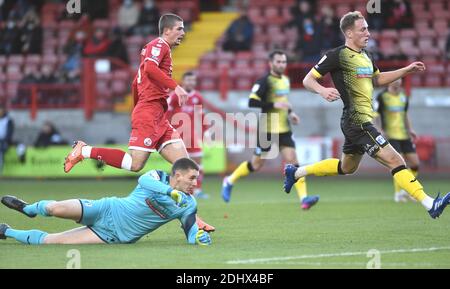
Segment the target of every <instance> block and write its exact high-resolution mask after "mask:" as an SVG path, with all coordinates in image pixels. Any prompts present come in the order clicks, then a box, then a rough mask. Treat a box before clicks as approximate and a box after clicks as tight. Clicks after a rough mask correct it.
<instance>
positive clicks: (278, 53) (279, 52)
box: [269, 49, 287, 61]
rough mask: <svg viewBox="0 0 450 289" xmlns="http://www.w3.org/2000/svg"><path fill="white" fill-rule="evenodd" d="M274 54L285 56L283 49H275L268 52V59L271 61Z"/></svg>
mask: <svg viewBox="0 0 450 289" xmlns="http://www.w3.org/2000/svg"><path fill="white" fill-rule="evenodd" d="M275 55H286V57H287V54H286V52H284V51H283V50H279V49H277V50H273V51H271V52H270V53H269V60H270V61H273V59H274V58H275Z"/></svg>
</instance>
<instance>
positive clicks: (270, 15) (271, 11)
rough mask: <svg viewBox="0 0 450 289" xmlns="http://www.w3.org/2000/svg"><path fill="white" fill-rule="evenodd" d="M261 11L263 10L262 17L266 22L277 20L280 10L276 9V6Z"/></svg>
mask: <svg viewBox="0 0 450 289" xmlns="http://www.w3.org/2000/svg"><path fill="white" fill-rule="evenodd" d="M263 10H264V17H265V18H266V20H268V21H270V20H271V19H274V18H278V17H279V16H280V9H279V8H278V6H268V7H265V8H264V9H263Z"/></svg>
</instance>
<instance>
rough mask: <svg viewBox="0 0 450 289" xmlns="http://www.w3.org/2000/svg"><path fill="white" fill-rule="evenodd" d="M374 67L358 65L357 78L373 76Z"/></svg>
mask: <svg viewBox="0 0 450 289" xmlns="http://www.w3.org/2000/svg"><path fill="white" fill-rule="evenodd" d="M372 75H373V68H372V67H357V68H356V77H357V78H372Z"/></svg>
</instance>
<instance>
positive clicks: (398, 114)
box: [376, 79, 419, 202]
mask: <svg viewBox="0 0 450 289" xmlns="http://www.w3.org/2000/svg"><path fill="white" fill-rule="evenodd" d="M376 106H377V111H378V114H379V117H378V118H377V119H376V122H377V125H379V127H381V128H382V133H383V135H385V136H386V137H387V139H388V141H389V143H390V144H391V145H392V147H394V149H395V150H396V151H397V152H399V153H400V154H401V155H402V157H403V158H404V160H405V162H406V165H407V167H408V169H409V170H410V171H411V173H412V174H413V175H414V176H415V177H416V176H417V174H418V172H419V158H418V157H417V153H416V147H415V145H414V142H413V141H414V139H415V138H416V133H415V132H414V130H413V128H412V126H411V121H410V119H409V116H408V107H409V96H407V95H406V94H405V93H404V92H403V89H402V80H401V79H398V80H396V81H394V82H392V83H390V84H389V85H388V87H387V89H385V90H383V91H382V92H380V93H379V94H378V96H377V98H376ZM394 192H395V194H394V200H395V201H396V202H407V201H408V199H410V195H409V194H408V192H406V191H405V190H403V189H402V188H401V187H400V185H399V184H398V183H397V182H395V180H394Z"/></svg>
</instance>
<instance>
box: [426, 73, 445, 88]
mask: <svg viewBox="0 0 450 289" xmlns="http://www.w3.org/2000/svg"><path fill="white" fill-rule="evenodd" d="M424 84H425V86H429V87H439V86H442V78H441V74H437V73H427V74H426V75H425V83H424Z"/></svg>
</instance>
